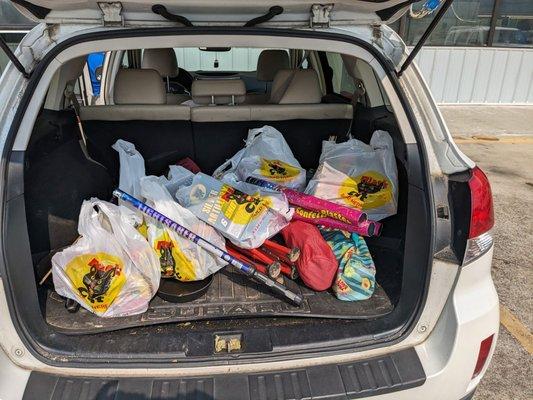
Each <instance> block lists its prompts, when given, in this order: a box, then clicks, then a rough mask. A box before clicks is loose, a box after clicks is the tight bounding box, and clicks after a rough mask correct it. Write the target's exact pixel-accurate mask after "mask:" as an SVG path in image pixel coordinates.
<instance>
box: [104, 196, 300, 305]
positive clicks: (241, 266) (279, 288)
mask: <svg viewBox="0 0 533 400" xmlns="http://www.w3.org/2000/svg"><path fill="white" fill-rule="evenodd" d="M113 196H115V197H117V198H118V199H120V200H123V201H125V202H127V203H130V204H131V205H132V206H133V207H135V208H137V209H138V210H140V211H141V212H142V213H143V214H146V215H147V216H149V217H151V218H153V219H155V220H156V221H158V222H161V223H162V224H163V225H165V226H166V227H167V228H168V229H171V230H173V231H174V232H176V233H177V234H178V235H180V236H182V237H184V238H186V239H189V240H191V241H192V242H193V243H195V244H197V245H198V246H200V247H201V248H202V249H204V250H206V251H208V252H209V253H211V254H213V255H215V256H217V257H220V258H221V259H222V260H224V261H226V262H227V263H229V264H231V265H233V266H234V267H235V268H237V269H238V270H239V271H241V272H242V273H243V274H244V275H246V276H248V277H249V278H253V279H255V280H256V281H259V282H261V283H262V284H263V285H265V286H268V287H269V288H270V290H272V291H273V292H275V293H277V294H279V295H281V296H283V297H285V298H286V299H288V300H290V301H292V302H293V303H294V304H296V305H300V304H302V302H303V296H302V295H300V294H297V293H294V292H293V291H291V290H290V289H288V288H287V287H285V286H284V285H282V284H280V283H278V282H276V281H275V280H273V279H272V278H270V277H269V276H267V275H265V274H263V273H261V272H259V271H257V270H256V269H255V268H254V267H252V266H251V265H249V264H247V263H243V262H241V261H239V260H238V259H236V258H235V257H232V256H231V255H229V254H228V252H226V251H225V250H222V249H221V248H219V247H217V246H215V245H214V244H212V243H210V242H208V241H207V240H205V239H204V238H202V237H201V236H198V235H197V234H196V233H194V232H191V231H190V230H188V229H187V228H185V227H184V226H182V225H180V224H178V223H177V222H176V221H173V220H171V219H170V218H168V217H167V216H165V215H163V214H161V213H160V212H159V211H157V210H155V209H153V208H152V207H150V206H149V205H147V204H145V203H143V202H142V201H140V200H139V199H137V198H135V197H133V196H132V195H130V194H128V193H126V192H124V191H122V190H120V189H115V190H114V191H113Z"/></svg>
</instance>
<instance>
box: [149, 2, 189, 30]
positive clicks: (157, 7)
mask: <svg viewBox="0 0 533 400" xmlns="http://www.w3.org/2000/svg"><path fill="white" fill-rule="evenodd" d="M152 12H153V13H154V14H158V15H161V16H162V17H163V18H165V19H168V20H169V21H172V22H179V23H180V24H182V25H183V26H188V27H189V28H192V27H193V26H194V25H193V24H192V22H191V21H189V20H188V19H187V18H185V17H184V16H183V15H177V14H172V13H171V12H169V11H168V10H167V8H166V7H165V6H164V5H162V4H154V5H153V6H152Z"/></svg>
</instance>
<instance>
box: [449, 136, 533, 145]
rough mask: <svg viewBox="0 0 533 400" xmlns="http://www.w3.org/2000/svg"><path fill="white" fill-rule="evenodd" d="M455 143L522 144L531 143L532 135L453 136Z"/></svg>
mask: <svg viewBox="0 0 533 400" xmlns="http://www.w3.org/2000/svg"><path fill="white" fill-rule="evenodd" d="M453 140H454V142H455V143H496V142H497V143H502V144H503V143H505V144H522V143H533V136H471V137H466V136H455V137H454V139H453Z"/></svg>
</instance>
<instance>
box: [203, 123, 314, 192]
mask: <svg viewBox="0 0 533 400" xmlns="http://www.w3.org/2000/svg"><path fill="white" fill-rule="evenodd" d="M213 176H214V177H215V178H219V179H222V180H224V181H226V182H228V183H230V184H231V183H232V182H236V181H244V180H245V179H246V178H248V177H250V176H251V177H255V178H259V179H264V180H266V181H268V182H273V183H277V184H279V185H283V186H285V187H288V188H292V189H296V190H300V191H301V190H303V189H304V188H305V183H306V172H305V170H304V169H303V168H302V167H301V166H300V163H299V162H298V160H296V158H294V155H293V154H292V151H291V149H290V147H289V145H288V144H287V142H286V141H285V139H284V138H283V135H282V134H281V132H279V131H278V130H276V129H274V128H273V127H271V126H268V125H265V126H263V127H262V128H257V129H250V130H249V131H248V137H247V139H246V145H245V147H244V149H241V150H240V151H239V152H237V153H236V154H235V155H234V156H233V157H232V158H231V159H229V160H228V161H226V162H225V163H224V164H222V165H221V166H220V167H219V168H217V170H216V171H215V172H214V173H213Z"/></svg>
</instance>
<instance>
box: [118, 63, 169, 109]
mask: <svg viewBox="0 0 533 400" xmlns="http://www.w3.org/2000/svg"><path fill="white" fill-rule="evenodd" d="M113 99H114V101H115V104H166V103H167V95H166V92H165V85H164V84H163V81H162V80H161V76H160V75H159V73H158V72H157V71H156V70H153V69H121V70H119V71H118V73H117V76H116V78H115V86H114V95H113Z"/></svg>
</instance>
